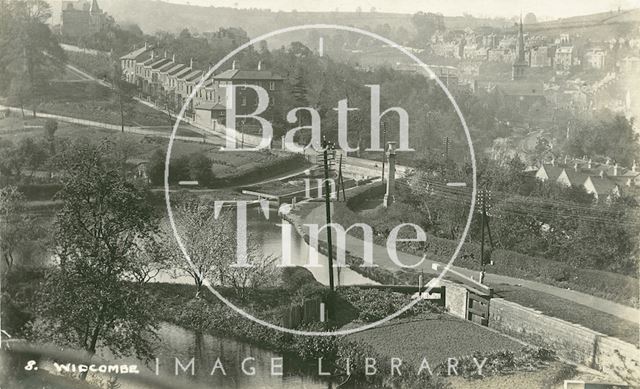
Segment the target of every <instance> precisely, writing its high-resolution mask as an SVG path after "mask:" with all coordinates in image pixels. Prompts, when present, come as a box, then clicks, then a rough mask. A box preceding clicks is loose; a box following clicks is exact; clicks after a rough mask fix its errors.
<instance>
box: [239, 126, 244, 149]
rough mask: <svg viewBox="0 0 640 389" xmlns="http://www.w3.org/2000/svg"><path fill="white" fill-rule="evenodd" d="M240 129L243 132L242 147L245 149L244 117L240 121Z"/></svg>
mask: <svg viewBox="0 0 640 389" xmlns="http://www.w3.org/2000/svg"><path fill="white" fill-rule="evenodd" d="M240 131H241V132H242V146H241V147H240V148H241V149H244V119H242V121H241V122H240Z"/></svg>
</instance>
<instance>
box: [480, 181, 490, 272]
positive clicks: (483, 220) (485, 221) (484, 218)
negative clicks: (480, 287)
mask: <svg viewBox="0 0 640 389" xmlns="http://www.w3.org/2000/svg"><path fill="white" fill-rule="evenodd" d="M490 200H491V192H490V191H488V190H486V189H481V190H480V191H479V192H478V203H479V206H480V267H481V270H480V283H481V284H482V283H483V281H484V276H485V268H486V266H487V264H488V263H493V262H492V261H491V252H488V253H487V255H486V258H485V250H484V229H485V227H486V228H487V233H488V234H489V244H490V245H491V251H493V239H492V238H491V229H490V227H489V216H488V215H487V208H488V206H487V203H488V202H489V201H490Z"/></svg>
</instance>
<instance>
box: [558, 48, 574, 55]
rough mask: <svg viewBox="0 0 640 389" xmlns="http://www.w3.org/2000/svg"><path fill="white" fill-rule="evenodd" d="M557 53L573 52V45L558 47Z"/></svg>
mask: <svg viewBox="0 0 640 389" xmlns="http://www.w3.org/2000/svg"><path fill="white" fill-rule="evenodd" d="M556 53H560V54H571V53H573V46H562V47H558V49H557V50H556Z"/></svg>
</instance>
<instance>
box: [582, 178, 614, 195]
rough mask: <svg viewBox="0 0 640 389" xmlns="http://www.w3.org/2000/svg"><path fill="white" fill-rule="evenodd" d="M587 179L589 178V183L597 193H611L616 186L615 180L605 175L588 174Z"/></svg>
mask: <svg viewBox="0 0 640 389" xmlns="http://www.w3.org/2000/svg"><path fill="white" fill-rule="evenodd" d="M588 179H590V180H591V184H592V185H593V188H594V189H595V191H596V193H597V194H605V193H611V192H613V190H614V189H615V188H616V187H617V186H618V184H616V182H615V181H613V180H611V179H609V178H606V177H603V178H601V177H597V176H596V177H594V176H589V178H588Z"/></svg>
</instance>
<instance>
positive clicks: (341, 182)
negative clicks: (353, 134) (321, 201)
mask: <svg viewBox="0 0 640 389" xmlns="http://www.w3.org/2000/svg"><path fill="white" fill-rule="evenodd" d="M338 185H339V186H338V190H337V192H338V193H337V196H338V197H340V189H342V201H347V194H346V193H345V191H344V177H343V176H342V154H340V165H339V168H338ZM338 269H340V268H338Z"/></svg>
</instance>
